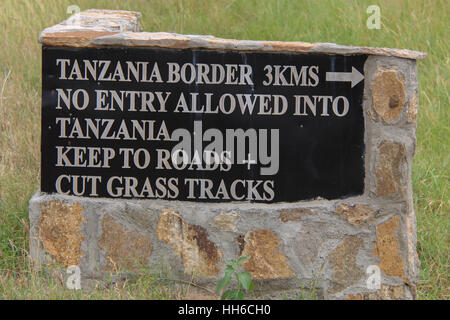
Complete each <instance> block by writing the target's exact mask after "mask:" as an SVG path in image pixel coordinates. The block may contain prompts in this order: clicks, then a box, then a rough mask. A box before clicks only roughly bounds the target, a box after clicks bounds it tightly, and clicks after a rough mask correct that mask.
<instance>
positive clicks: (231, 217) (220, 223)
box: [213, 212, 239, 231]
mask: <svg viewBox="0 0 450 320" xmlns="http://www.w3.org/2000/svg"><path fill="white" fill-rule="evenodd" d="M238 220H239V215H238V214H237V213H236V212H221V213H220V214H219V215H218V216H216V217H215V218H214V220H213V223H214V225H215V226H216V227H217V228H219V229H221V230H227V231H237V227H236V224H237V222H238Z"/></svg>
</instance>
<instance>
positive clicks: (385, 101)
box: [371, 68, 406, 122]
mask: <svg viewBox="0 0 450 320" xmlns="http://www.w3.org/2000/svg"><path fill="white" fill-rule="evenodd" d="M404 83H405V79H404V77H403V75H401V74H400V72H399V71H397V70H395V69H385V68H380V69H379V70H378V72H377V74H376V75H375V79H374V80H373V82H372V85H371V90H372V104H373V109H374V110H375V112H376V113H377V115H378V116H379V117H380V118H381V119H383V121H385V122H392V121H395V120H397V119H398V118H399V115H400V113H401V112H402V110H403V106H404V104H405V96H406V94H405V86H404Z"/></svg>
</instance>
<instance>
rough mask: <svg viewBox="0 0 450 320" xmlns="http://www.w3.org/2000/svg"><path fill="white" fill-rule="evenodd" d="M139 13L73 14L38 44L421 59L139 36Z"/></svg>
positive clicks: (320, 47)
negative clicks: (68, 36) (88, 33)
mask: <svg viewBox="0 0 450 320" xmlns="http://www.w3.org/2000/svg"><path fill="white" fill-rule="evenodd" d="M140 16H141V15H140V13H138V12H132V11H121V10H99V9H90V10H86V11H83V12H80V13H77V14H74V15H73V16H71V17H70V18H69V19H67V20H66V21H64V22H62V23H60V24H57V25H55V26H52V27H50V28H47V29H45V30H44V31H43V32H42V33H41V35H40V37H39V41H40V42H41V43H42V44H45V45H50V46H61V45H65V46H69V47H74V46H75V47H76V46H84V47H94V46H118V45H120V46H140V47H160V48H172V49H211V50H233V51H248V50H252V51H263V52H299V53H325V54H346V55H350V54H369V55H378V56H388V57H389V56H392V57H400V58H407V59H424V58H425V56H426V54H425V53H423V52H418V51H412V50H406V49H391V48H371V47H354V46H344V45H338V44H334V43H309V42H300V41H290V42H286V41H253V40H235V39H221V38H216V37H213V36H209V35H180V34H176V33H167V32H140V31H141V27H140V25H139V22H138V19H139V18H140ZM85 31H100V32H113V33H112V34H110V35H106V36H100V35H99V36H98V37H92V38H87V37H86V36H83V35H82V33H83V32H85ZM71 32H79V33H80V38H79V39H77V38H76V37H71V39H68V40H67V41H64V40H62V39H60V38H59V39H58V40H57V41H56V39H55V35H53V36H52V34H55V33H61V36H64V33H71ZM119 32H120V33H119Z"/></svg>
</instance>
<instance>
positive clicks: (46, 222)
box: [39, 200, 86, 266]
mask: <svg viewBox="0 0 450 320" xmlns="http://www.w3.org/2000/svg"><path fill="white" fill-rule="evenodd" d="M41 210H42V215H41V219H40V224H39V229H40V230H39V238H40V240H41V241H42V243H43V245H44V248H45V251H46V252H47V253H49V254H50V255H51V257H52V259H53V260H54V261H55V262H57V263H60V264H63V265H64V266H71V265H79V264H80V259H81V257H82V255H83V253H84V252H83V251H82V250H81V243H82V242H83V240H84V235H83V234H82V233H81V232H80V227H81V225H82V224H83V223H85V222H86V218H85V217H84V216H83V214H82V212H83V207H82V206H81V205H80V204H79V203H78V202H76V203H74V204H73V205H70V204H64V203H62V202H61V201H57V200H54V201H49V202H47V203H43V204H42V205H41Z"/></svg>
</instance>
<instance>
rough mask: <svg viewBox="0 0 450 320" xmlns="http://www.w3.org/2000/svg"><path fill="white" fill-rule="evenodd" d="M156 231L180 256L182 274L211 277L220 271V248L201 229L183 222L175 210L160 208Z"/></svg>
mask: <svg viewBox="0 0 450 320" xmlns="http://www.w3.org/2000/svg"><path fill="white" fill-rule="evenodd" d="M156 232H157V234H158V239H159V240H162V241H164V242H165V243H167V244H170V245H171V246H172V247H173V249H174V250H175V252H176V254H177V255H178V256H179V257H180V258H181V261H182V264H183V266H184V270H185V273H188V274H190V273H194V274H196V275H200V276H205V277H211V276H214V275H216V274H217V273H218V272H219V271H220V262H221V261H222V251H221V250H220V249H218V248H217V247H216V245H215V244H214V243H213V242H211V241H210V240H209V239H208V234H207V231H206V229H205V228H203V227H201V226H197V225H191V224H188V223H186V222H185V221H184V220H183V218H182V217H181V215H180V214H179V213H178V212H176V211H173V210H164V211H163V212H162V213H161V215H160V217H159V221H158V225H157V227H156Z"/></svg>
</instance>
